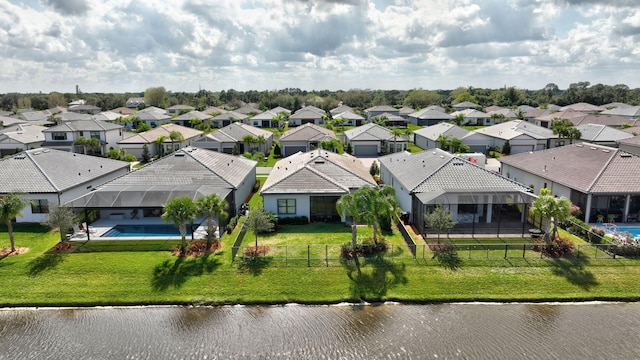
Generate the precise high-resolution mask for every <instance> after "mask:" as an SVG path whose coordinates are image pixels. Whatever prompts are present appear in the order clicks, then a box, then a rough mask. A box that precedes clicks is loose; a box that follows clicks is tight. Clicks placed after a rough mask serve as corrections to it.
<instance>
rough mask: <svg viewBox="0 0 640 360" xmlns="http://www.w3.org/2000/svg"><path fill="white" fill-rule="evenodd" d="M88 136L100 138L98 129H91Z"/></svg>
mask: <svg viewBox="0 0 640 360" xmlns="http://www.w3.org/2000/svg"><path fill="white" fill-rule="evenodd" d="M90 136H91V138H92V139H98V140H100V131H91V132H90Z"/></svg>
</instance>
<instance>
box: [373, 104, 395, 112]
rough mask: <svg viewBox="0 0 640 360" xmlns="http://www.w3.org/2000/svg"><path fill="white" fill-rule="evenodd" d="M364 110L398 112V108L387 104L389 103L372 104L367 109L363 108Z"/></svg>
mask: <svg viewBox="0 0 640 360" xmlns="http://www.w3.org/2000/svg"><path fill="white" fill-rule="evenodd" d="M365 111H366V112H372V111H376V112H395V113H397V112H398V109H396V108H394V107H393V106H389V105H376V106H372V107H370V108H368V109H366V110H365Z"/></svg>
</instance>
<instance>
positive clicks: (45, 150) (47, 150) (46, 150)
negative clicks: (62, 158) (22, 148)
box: [42, 149, 51, 153]
mask: <svg viewBox="0 0 640 360" xmlns="http://www.w3.org/2000/svg"><path fill="white" fill-rule="evenodd" d="M49 151H51V150H49V149H44V150H42V152H43V153H48V152H49Z"/></svg>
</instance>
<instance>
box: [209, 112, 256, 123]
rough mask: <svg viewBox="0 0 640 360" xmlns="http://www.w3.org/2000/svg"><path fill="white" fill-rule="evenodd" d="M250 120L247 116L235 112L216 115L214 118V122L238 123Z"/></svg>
mask: <svg viewBox="0 0 640 360" xmlns="http://www.w3.org/2000/svg"><path fill="white" fill-rule="evenodd" d="M248 118H249V117H248V116H247V115H245V114H241V113H239V112H235V111H227V112H225V113H222V114H220V115H216V116H214V117H213V119H214V120H236V121H242V120H244V119H248Z"/></svg>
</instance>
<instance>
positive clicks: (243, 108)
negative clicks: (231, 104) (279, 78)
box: [234, 104, 262, 115]
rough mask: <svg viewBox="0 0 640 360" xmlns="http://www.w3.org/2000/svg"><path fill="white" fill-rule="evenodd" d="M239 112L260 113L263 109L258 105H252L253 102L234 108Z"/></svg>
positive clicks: (246, 113)
mask: <svg viewBox="0 0 640 360" xmlns="http://www.w3.org/2000/svg"><path fill="white" fill-rule="evenodd" d="M234 111H235V112H237V113H240V114H245V115H248V114H259V113H261V112H262V110H260V109H258V108H257V107H255V106H253V105H251V104H244V105H242V106H241V107H239V108H237V109H235V110H234Z"/></svg>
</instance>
